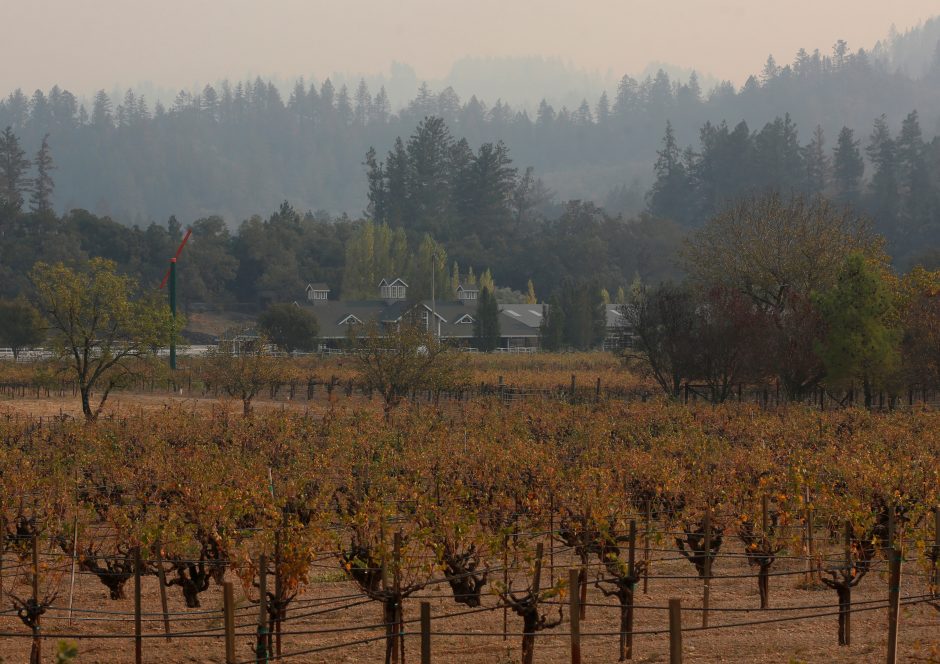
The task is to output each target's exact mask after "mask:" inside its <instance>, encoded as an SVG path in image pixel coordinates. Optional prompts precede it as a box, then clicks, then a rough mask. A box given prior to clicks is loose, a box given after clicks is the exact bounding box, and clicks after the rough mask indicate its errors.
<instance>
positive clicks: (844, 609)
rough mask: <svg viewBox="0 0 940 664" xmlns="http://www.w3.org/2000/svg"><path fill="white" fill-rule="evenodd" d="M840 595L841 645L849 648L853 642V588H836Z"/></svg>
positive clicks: (847, 586)
mask: <svg viewBox="0 0 940 664" xmlns="http://www.w3.org/2000/svg"><path fill="white" fill-rule="evenodd" d="M836 592H837V593H838V594H839V645H840V646H847V645H850V644H851V642H852V639H851V637H852V631H851V627H852V613H851V610H852V587H851V586H849V585H846V586H842V587H839V588H836Z"/></svg>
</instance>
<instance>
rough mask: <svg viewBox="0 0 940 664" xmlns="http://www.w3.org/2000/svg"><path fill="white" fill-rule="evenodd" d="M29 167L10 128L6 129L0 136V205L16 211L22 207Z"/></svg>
mask: <svg viewBox="0 0 940 664" xmlns="http://www.w3.org/2000/svg"><path fill="white" fill-rule="evenodd" d="M29 167H30V163H29V159H27V158H26V152H25V151H24V150H23V148H21V147H20V140H19V138H17V136H16V134H14V133H13V128H12V127H7V128H6V129H4V130H3V133H2V134H0V204H4V205H9V206H11V207H13V208H15V209H17V210H18V209H20V208H21V207H22V206H23V193H24V192H25V191H26V189H27V188H28V186H29V180H28V179H27V178H26V172H27V171H28V170H29Z"/></svg>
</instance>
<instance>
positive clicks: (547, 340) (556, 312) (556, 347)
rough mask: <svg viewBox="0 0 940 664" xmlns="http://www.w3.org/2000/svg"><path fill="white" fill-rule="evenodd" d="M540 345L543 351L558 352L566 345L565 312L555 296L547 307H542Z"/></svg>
mask: <svg viewBox="0 0 940 664" xmlns="http://www.w3.org/2000/svg"><path fill="white" fill-rule="evenodd" d="M539 343H540V345H541V347H542V350H546V351H550V352H557V351H560V350H561V349H562V348H564V345H565V310H564V309H563V308H562V306H561V300H560V299H559V298H558V297H557V296H556V295H553V296H552V297H551V299H550V300H549V303H548V304H547V305H542V322H541V324H540V325H539Z"/></svg>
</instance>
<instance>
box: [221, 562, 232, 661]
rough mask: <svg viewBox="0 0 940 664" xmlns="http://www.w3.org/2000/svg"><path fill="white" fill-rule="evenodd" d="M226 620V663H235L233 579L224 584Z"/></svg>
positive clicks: (223, 597) (223, 603)
mask: <svg viewBox="0 0 940 664" xmlns="http://www.w3.org/2000/svg"><path fill="white" fill-rule="evenodd" d="M222 611H223V612H224V622H225V664H235V591H234V588H233V586H232V582H231V581H226V582H225V583H223V584H222Z"/></svg>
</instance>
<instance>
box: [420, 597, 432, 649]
mask: <svg viewBox="0 0 940 664" xmlns="http://www.w3.org/2000/svg"><path fill="white" fill-rule="evenodd" d="M421 664H431V603H430V602H421Z"/></svg>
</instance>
